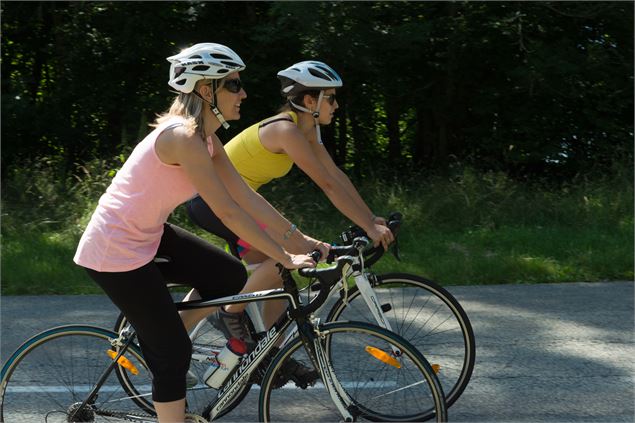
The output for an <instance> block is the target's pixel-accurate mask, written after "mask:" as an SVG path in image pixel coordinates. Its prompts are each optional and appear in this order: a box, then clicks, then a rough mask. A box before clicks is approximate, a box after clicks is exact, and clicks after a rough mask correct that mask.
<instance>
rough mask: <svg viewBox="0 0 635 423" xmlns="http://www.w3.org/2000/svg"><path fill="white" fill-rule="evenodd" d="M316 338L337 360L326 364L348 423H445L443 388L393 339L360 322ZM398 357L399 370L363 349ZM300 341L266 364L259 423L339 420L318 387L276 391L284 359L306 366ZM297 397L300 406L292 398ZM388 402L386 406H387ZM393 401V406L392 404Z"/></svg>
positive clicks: (410, 349) (323, 329)
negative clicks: (345, 403) (345, 402)
mask: <svg viewBox="0 0 635 423" xmlns="http://www.w3.org/2000/svg"><path fill="white" fill-rule="evenodd" d="M319 331H320V336H323V337H324V338H325V339H329V342H330V344H331V345H334V346H337V348H334V350H337V351H338V354H337V355H335V354H330V356H329V357H328V359H329V360H330V364H331V365H332V367H333V370H334V374H335V375H336V378H337V379H338V380H339V381H340V383H341V384H342V387H343V389H344V391H345V394H344V395H345V396H347V397H348V399H349V400H350V402H351V404H350V406H349V411H352V412H353V414H354V415H353V419H354V420H358V419H367V420H371V421H423V420H427V419H430V418H436V420H437V421H447V410H446V405H445V398H444V395H443V388H442V387H441V384H440V383H439V381H438V379H437V378H436V376H435V374H434V371H433V370H432V368H431V367H430V364H429V363H428V362H427V361H426V359H425V358H424V357H423V356H422V355H421V353H420V352H419V351H418V350H417V349H416V348H415V347H414V346H412V345H411V344H410V343H409V342H408V341H406V340H405V339H403V338H402V337H400V336H399V335H397V334H395V333H393V332H390V331H387V330H385V329H382V328H380V327H378V326H375V325H371V324H368V323H362V322H333V323H326V324H323V325H320V327H319ZM391 346H396V347H397V348H399V349H400V350H401V351H402V356H401V357H400V358H399V361H400V363H401V368H399V369H397V368H396V367H394V366H392V365H390V364H386V363H385V362H382V361H380V360H378V359H377V358H376V357H377V356H371V355H370V353H368V351H372V349H370V350H369V349H368V348H369V347H375V348H378V349H381V350H383V351H386V352H391ZM303 347H304V345H303V343H302V340H301V339H300V338H299V337H297V338H295V339H293V340H291V341H290V342H289V343H288V344H287V345H286V346H285V347H284V348H283V349H282V350H280V352H279V353H278V354H277V355H276V356H275V358H274V359H273V360H272V362H271V365H270V366H269V368H268V370H267V373H266V375H265V378H264V380H263V383H262V387H261V392H260V398H259V404H258V413H259V418H260V421H263V422H270V421H276V422H279V421H293V422H297V421H304V420H306V416H307V415H310V416H311V421H338V420H341V419H342V416H341V415H340V413H339V412H338V411H337V409H336V407H335V405H334V403H333V401H332V400H331V398H330V396H329V395H328V393H327V392H326V390H325V389H324V386H323V385H322V384H321V383H320V382H318V383H315V385H313V386H309V387H306V388H305V389H302V388H301V387H298V386H297V385H295V383H294V382H289V383H287V384H286V385H284V386H283V387H280V388H277V387H276V383H278V382H277V381H279V380H281V379H282V377H281V376H280V374H279V373H280V372H283V371H284V368H285V366H284V363H285V362H287V360H288V359H289V358H293V359H295V360H297V361H303V362H305V364H307V363H308V364H309V365H311V362H310V360H309V359H308V355H307V352H306V350H305V348H303ZM297 396H301V397H302V398H304V399H303V400H298V399H297V398H296V397H297ZM391 400H392V401H393V402H391V403H389V402H390V401H391ZM398 400H400V401H399V403H396V402H397V401H398Z"/></svg>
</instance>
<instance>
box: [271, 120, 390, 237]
mask: <svg viewBox="0 0 635 423" xmlns="http://www.w3.org/2000/svg"><path fill="white" fill-rule="evenodd" d="M274 125H275V130H274V131H268V133H266V134H263V133H261V137H263V136H267V137H269V139H268V140H267V141H268V145H275V146H276V147H277V148H280V149H281V150H283V151H284V152H285V153H286V154H288V155H289V157H291V159H292V160H293V161H294V163H295V164H296V165H298V167H299V168H300V169H302V171H304V173H306V174H307V175H308V176H309V177H310V178H311V179H312V180H313V181H314V182H315V183H316V184H317V185H318V186H319V187H320V189H322V191H323V192H324V194H326V196H327V197H328V198H329V200H331V202H332V203H333V205H334V206H335V207H336V208H337V209H338V210H339V211H340V212H342V214H343V215H345V216H346V217H348V218H349V219H350V220H352V221H353V222H354V223H355V224H357V225H359V226H360V227H361V228H362V229H364V230H365V231H366V233H368V235H369V236H370V237H371V238H372V239H373V240H374V241H375V243H376V244H377V243H381V244H382V245H383V246H384V248H387V247H388V244H390V243H391V242H392V241H393V240H394V238H393V236H392V233H391V232H390V230H389V229H388V228H387V227H385V226H382V225H378V224H377V223H376V222H375V216H374V215H373V213H372V212H371V210H370V209H369V208H368V206H367V205H366V203H365V202H364V201H363V200H362V198H361V196H360V195H359V193H358V192H357V190H356V189H355V187H354V186H353V184H352V183H351V182H350V180H349V179H348V177H347V176H346V175H345V174H344V173H343V172H341V171H340V170H339V169H338V168H337V166H336V165H335V163H333V160H332V159H331V156H330V155H329V154H328V152H327V151H326V148H324V146H323V145H320V144H318V143H317V142H312V141H309V140H307V139H306V138H305V137H304V136H303V134H302V133H301V132H300V130H299V129H298V128H297V126H295V125H293V124H291V123H288V122H276V123H272V124H270V125H267V128H269V127H274ZM272 129H273V128H272ZM263 132H264V131H263ZM273 137H275V138H273ZM272 138H273V139H272ZM263 143H264V142H263Z"/></svg>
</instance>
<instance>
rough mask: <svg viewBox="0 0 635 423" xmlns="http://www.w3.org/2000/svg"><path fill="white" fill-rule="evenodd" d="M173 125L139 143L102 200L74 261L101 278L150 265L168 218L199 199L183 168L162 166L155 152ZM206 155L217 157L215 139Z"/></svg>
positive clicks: (173, 121) (175, 121)
mask: <svg viewBox="0 0 635 423" xmlns="http://www.w3.org/2000/svg"><path fill="white" fill-rule="evenodd" d="M182 122H183V120H182V119H181V118H174V119H170V120H169V121H167V122H164V123H162V124H161V125H159V126H158V127H157V128H155V129H154V130H153V131H152V132H150V134H148V136H146V137H145V138H144V139H143V141H141V142H140V143H139V144H138V145H137V146H136V147H135V149H134V150H133V151H132V154H131V155H130V157H129V158H128V160H126V162H125V163H124V165H123V166H122V167H121V169H120V170H119V172H117V174H116V175H115V177H114V178H113V180H112V183H111V184H110V186H109V187H108V189H107V190H106V193H105V194H103V195H102V196H101V198H100V199H99V204H98V205H97V208H96V209H95V212H94V213H93V215H92V217H91V219H90V222H89V223H88V226H87V227H86V230H85V231H84V234H83V235H82V237H81V239H80V241H79V245H78V247H77V251H76V253H75V257H74V259H73V261H75V263H77V264H79V265H80V266H83V267H88V268H90V269H93V270H96V271H99V272H125V271H129V270H134V269H137V268H139V267H141V266H143V265H145V264H147V263H149V262H150V261H151V260H152V259H153V258H154V255H155V254H156V252H157V249H158V248H159V242H160V241H161V236H162V235H163V224H164V223H165V222H167V220H168V217H169V215H170V213H172V211H173V210H174V209H175V208H176V207H177V206H178V205H180V204H182V203H184V202H185V201H187V200H188V199H190V198H191V197H193V196H194V195H195V194H196V189H195V188H194V185H193V184H192V182H191V181H190V179H189V178H188V177H187V175H186V174H185V172H184V171H183V169H182V168H181V166H179V165H168V164H165V163H163V162H162V161H161V160H160V159H159V156H158V155H157V153H156V151H155V143H156V140H157V138H158V136H159V134H161V132H163V131H165V130H166V129H169V128H172V127H175V126H179V125H182V124H183V123H182ZM207 149H208V151H209V152H210V155H212V154H213V145H212V143H211V137H208V139H207Z"/></svg>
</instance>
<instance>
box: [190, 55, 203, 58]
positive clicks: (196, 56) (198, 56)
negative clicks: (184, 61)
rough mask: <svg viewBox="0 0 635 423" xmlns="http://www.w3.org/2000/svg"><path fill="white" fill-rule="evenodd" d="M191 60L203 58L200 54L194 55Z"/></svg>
mask: <svg viewBox="0 0 635 423" xmlns="http://www.w3.org/2000/svg"><path fill="white" fill-rule="evenodd" d="M189 58H190V59H202V58H203V57H202V56H201V55H200V54H194V55H192V56H190V57H189Z"/></svg>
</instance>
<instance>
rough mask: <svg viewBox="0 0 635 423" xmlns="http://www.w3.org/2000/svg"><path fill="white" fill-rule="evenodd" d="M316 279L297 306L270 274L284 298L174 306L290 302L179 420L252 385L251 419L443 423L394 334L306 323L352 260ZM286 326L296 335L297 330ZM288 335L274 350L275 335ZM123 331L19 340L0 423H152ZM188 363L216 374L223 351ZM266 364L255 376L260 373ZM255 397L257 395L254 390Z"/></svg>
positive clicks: (313, 320) (60, 330)
mask: <svg viewBox="0 0 635 423" xmlns="http://www.w3.org/2000/svg"><path fill="white" fill-rule="evenodd" d="M335 263H336V264H335V265H333V266H331V267H329V268H325V269H301V270H300V271H299V272H298V273H299V274H300V275H302V276H305V277H310V278H315V279H316V280H318V281H319V283H320V285H321V286H322V287H323V288H322V289H321V290H320V291H319V293H318V294H317V295H315V296H314V297H313V298H312V299H311V300H310V302H308V303H306V302H305V303H303V302H302V301H301V298H300V293H299V290H298V288H297V286H296V283H295V280H294V278H293V277H292V275H291V272H289V271H288V270H286V269H283V268H282V267H281V266H279V268H280V271H281V275H282V278H283V285H284V286H283V288H281V289H273V290H267V291H259V292H253V293H249V294H239V295H233V296H228V297H223V298H219V299H214V300H205V301H203V300H196V301H186V302H179V303H178V304H177V308H178V309H179V310H188V309H194V308H201V307H210V306H221V305H227V304H235V303H242V302H258V301H264V300H270V299H284V300H286V301H288V303H289V307H288V309H287V313H285V314H284V315H282V316H281V317H280V318H279V319H278V321H277V322H276V323H275V324H274V325H273V326H272V327H271V328H270V329H269V330H268V331H267V332H266V334H264V336H262V337H261V339H260V340H259V342H258V343H257V345H256V347H255V349H254V350H253V351H252V352H251V353H249V354H248V355H245V356H243V357H242V359H241V361H240V362H239V364H238V365H237V366H236V367H235V368H234V369H233V371H232V373H231V374H230V375H229V377H228V378H227V379H226V380H225V381H224V382H223V384H222V385H221V386H220V387H219V389H218V390H213V389H211V388H209V387H207V386H205V387H196V388H193V389H190V390H188V396H187V408H188V410H187V411H188V413H191V414H189V417H188V422H205V421H207V420H214V419H217V418H219V417H221V416H223V415H224V414H225V413H227V412H229V411H230V410H231V409H233V408H234V407H236V406H237V405H238V404H239V403H240V402H241V401H243V400H244V399H245V393H246V392H248V391H249V388H250V387H251V381H252V380H253V377H254V376H257V377H261V378H260V380H259V383H260V390H259V395H258V402H257V403H258V415H259V419H260V421H265V422H269V421H293V422H297V421H301V420H305V419H306V417H307V415H310V416H311V419H312V420H316V421H320V420H321V421H336V420H340V421H357V420H362V419H364V420H372V421H389V420H390V421H422V420H427V419H431V418H434V419H436V421H446V420H447V410H446V404H445V398H444V394H443V389H442V387H441V384H440V382H439V380H438V379H437V377H436V375H435V372H434V370H433V368H432V367H431V366H430V364H429V363H428V361H427V360H426V359H425V358H424V357H423V356H422V355H421V353H420V352H419V351H418V350H417V349H416V348H415V347H414V346H412V345H411V344H410V343H409V342H408V341H407V340H405V339H404V338H402V337H400V336H399V335H397V334H395V333H393V332H390V331H387V330H385V329H383V328H380V327H378V326H375V325H371V324H368V323H364V322H331V323H321V322H320V319H319V318H317V317H316V316H315V315H314V314H313V313H314V312H315V311H316V310H317V309H318V308H319V307H320V306H321V305H322V304H323V303H324V302H325V301H326V300H327V298H328V294H329V292H330V288H331V286H333V285H335V284H337V283H338V282H339V281H340V280H341V279H342V277H343V276H344V275H347V274H348V273H349V272H350V270H351V267H352V265H353V263H354V258H353V257H350V256H342V257H339V258H337V260H336V262H335ZM294 323H295V325H294ZM291 326H296V327H297V336H295V337H294V338H293V339H291V340H290V341H289V342H287V343H286V344H284V345H283V346H282V347H281V348H278V347H277V345H280V343H281V341H282V339H283V336H284V333H285V332H286V331H287V329H289V328H290V327H291ZM134 340H135V333H134V329H133V328H132V327H131V326H130V325H128V326H127V327H126V328H125V329H124V330H122V331H121V332H119V333H117V332H114V331H110V330H107V329H103V328H98V327H94V326H84V325H70V326H61V327H56V328H52V329H49V330H46V331H44V332H42V333H40V334H38V335H36V336H34V337H32V338H30V339H29V340H27V341H26V342H24V343H23V344H22V345H21V346H20V347H19V348H18V349H17V350H16V351H15V352H14V353H13V354H12V355H11V357H10V358H9V360H8V361H7V362H6V363H5V365H4V366H3V368H2V375H1V380H2V385H1V402H0V421H1V422H6V423H14V422H30V423H31V422H41V421H44V422H47V423H49V422H50V423H57V422H110V421H134V422H154V421H156V418H155V413H154V410H153V409H152V405H151V403H150V399H149V398H150V395H151V377H150V374H149V371H148V369H147V366H146V364H145V361H144V359H143V356H142V354H141V351H140V349H139V347H138V346H137V344H136V342H134ZM198 347H199V348H197V349H196V350H195V351H194V353H193V357H192V358H193V360H200V361H201V362H204V363H206V365H207V366H214V365H215V366H219V363H218V360H217V359H216V357H217V355H218V354H219V352H220V349H218V348H216V347H214V346H211V345H209V346H207V348H205V349H204V348H203V346H198ZM290 358H293V359H295V360H298V361H300V362H303V363H306V364H308V365H310V366H312V367H313V368H314V369H316V370H317V372H318V374H319V381H310V382H308V383H303V382H301V381H292V382H288V383H287V381H288V380H289V375H288V374H286V373H285V370H284V369H285V368H286V366H285V363H286V362H287V360H289V359H290ZM264 363H266V364H267V365H266V372H265V373H264V374H262V375H260V374H258V372H256V370H257V369H259V368H261V366H262V365H263V364H264ZM197 391H204V392H205V393H206V395H207V405H206V406H205V407H204V408H203V409H196V408H194V407H193V405H192V403H190V393H192V392H197ZM254 391H255V390H254Z"/></svg>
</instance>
